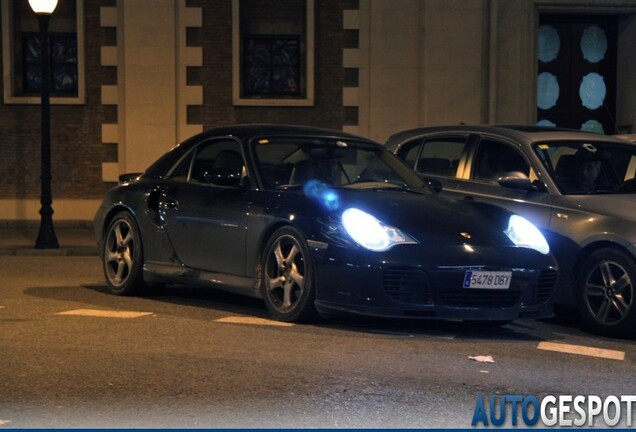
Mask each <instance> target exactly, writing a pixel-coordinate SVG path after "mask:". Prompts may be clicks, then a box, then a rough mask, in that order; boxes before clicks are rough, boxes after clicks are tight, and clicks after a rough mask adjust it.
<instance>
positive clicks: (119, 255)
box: [102, 212, 145, 295]
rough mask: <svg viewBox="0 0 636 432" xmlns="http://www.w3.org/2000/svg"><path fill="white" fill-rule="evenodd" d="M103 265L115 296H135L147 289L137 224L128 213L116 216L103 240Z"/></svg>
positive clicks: (107, 280)
mask: <svg viewBox="0 0 636 432" xmlns="http://www.w3.org/2000/svg"><path fill="white" fill-rule="evenodd" d="M103 248H104V249H103V253H102V255H103V264H104V276H106V282H107V283H108V287H109V288H110V291H111V292H112V293H113V294H117V295H132V294H138V293H140V292H141V291H142V290H143V289H144V288H145V284H144V280H143V253H142V250H141V238H140V236H139V232H138V228H137V223H136V222H135V220H134V219H133V217H132V216H131V215H130V214H129V213H126V212H122V213H118V214H117V215H115V217H114V218H113V220H112V221H111V223H110V225H108V229H107V230H106V235H105V236H104V245H103Z"/></svg>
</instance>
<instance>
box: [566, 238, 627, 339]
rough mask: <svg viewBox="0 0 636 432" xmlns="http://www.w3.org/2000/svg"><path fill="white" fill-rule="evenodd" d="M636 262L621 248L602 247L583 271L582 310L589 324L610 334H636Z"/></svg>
mask: <svg viewBox="0 0 636 432" xmlns="http://www.w3.org/2000/svg"><path fill="white" fill-rule="evenodd" d="M635 284H636V263H634V260H633V259H632V258H631V257H630V256H628V255H626V254H625V253H623V252H621V251H619V250H617V249H610V248H605V249H599V250H598V251H596V252H594V253H592V254H591V255H590V256H589V257H587V258H586V259H585V261H584V262H583V264H582V266H581V269H580V271H579V280H578V284H577V286H578V287H579V288H580V290H579V311H580V313H581V319H582V321H583V324H584V325H585V327H586V328H588V329H590V330H591V331H594V332H596V333H601V334H605V335H610V336H622V337H625V336H631V335H634V334H636V311H635V309H636V307H635V305H634V291H635Z"/></svg>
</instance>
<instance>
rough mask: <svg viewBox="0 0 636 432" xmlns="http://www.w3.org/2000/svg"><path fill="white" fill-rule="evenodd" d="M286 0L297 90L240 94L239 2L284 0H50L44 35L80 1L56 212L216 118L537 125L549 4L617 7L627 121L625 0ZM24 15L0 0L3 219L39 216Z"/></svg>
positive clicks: (370, 131)
mask: <svg viewBox="0 0 636 432" xmlns="http://www.w3.org/2000/svg"><path fill="white" fill-rule="evenodd" d="M286 1H288V2H300V4H302V5H303V7H304V9H303V10H304V14H305V18H306V21H303V22H302V23H301V24H302V25H301V27H302V28H303V30H302V32H303V33H302V37H301V40H302V41H301V43H300V45H301V47H302V49H301V52H302V54H303V55H305V54H306V57H305V59H306V61H307V63H302V65H301V68H304V70H303V71H302V74H303V75H302V76H301V79H300V81H301V82H302V84H303V85H304V86H305V87H304V88H303V91H304V92H305V93H303V94H301V95H300V96H299V97H298V99H297V100H295V99H294V98H293V97H292V98H291V99H290V98H285V97H283V98H281V100H272V99H271V98H270V99H269V100H259V98H254V99H249V97H248V98H245V97H244V96H242V95H241V91H242V90H241V88H242V87H241V85H242V79H243V78H242V75H241V74H240V73H239V72H238V71H237V70H238V69H237V68H238V66H237V65H239V64H240V63H238V62H239V60H240V59H239V57H240V56H242V55H243V54H242V51H241V49H243V48H241V46H239V45H238V42H237V40H238V39H239V38H240V37H242V36H241V35H242V33H240V31H241V30H240V27H239V25H238V23H239V21H240V20H241V18H240V17H241V16H243V15H241V11H242V9H241V8H243V9H246V8H251V9H250V10H249V11H250V12H251V14H247V15H246V16H247V17H248V18H244V19H257V18H258V15H259V13H254V11H259V12H260V11H264V12H262V14H264V15H267V14H270V15H272V16H278V15H281V16H284V15H285V13H286V11H285V8H286V6H285V5H286V3H285V1H282V0H281V1H274V0H271V1H270V0H132V1H124V0H59V5H58V10H59V11H60V12H59V15H58V11H57V10H56V12H55V13H54V14H53V16H52V18H51V31H52V32H55V31H58V30H56V27H55V25H56V24H54V23H55V22H56V20H61V21H64V16H65V15H64V14H70V15H72V13H76V14H77V16H76V17H75V19H76V23H77V24H76V25H74V27H73V26H71V25H70V24H69V23H70V21H71V20H70V19H66V21H64V22H63V26H70V27H73V28H74V31H75V32H76V33H77V34H78V38H77V40H78V46H77V49H78V52H79V53H81V54H80V55H79V58H80V60H79V65H78V70H79V73H78V76H79V78H78V83H79V84H78V85H79V91H78V94H77V95H73V97H70V98H67V99H64V98H55V97H54V98H53V99H52V105H51V143H52V174H53V183H52V190H53V208H54V210H55V215H54V219H56V220H67V221H73V220H84V221H87V220H90V219H91V218H92V216H93V214H94V213H95V210H96V208H97V206H98V205H99V202H100V200H101V197H102V195H103V193H104V192H105V191H106V190H107V189H108V188H109V187H111V186H112V185H113V184H114V183H113V182H114V181H116V179H117V176H118V175H119V174H122V173H124V172H133V171H140V170H143V169H144V167H145V166H147V165H148V163H150V162H151V161H152V160H154V159H155V158H156V157H158V156H159V155H161V154H162V153H163V152H165V151H166V150H167V149H169V148H170V147H172V146H173V145H174V144H175V143H176V142H179V141H181V140H183V139H185V138H187V137H188V136H191V135H192V134H194V133H196V132H198V131H200V130H204V129H208V128H212V127H215V126H219V125H226V124H233V123H291V124H307V125H313V126H321V127H327V128H333V129H343V130H346V131H348V132H352V133H358V134H360V135H363V136H367V137H370V138H372V139H376V140H378V141H382V140H384V139H385V138H386V137H387V136H388V135H389V134H391V133H394V132H396V131H398V130H400V129H405V128H411V127H416V126H422V125H434V124H442V123H458V122H465V123H522V124H533V123H536V122H537V121H538V120H540V119H539V118H538V117H539V116H540V113H538V112H537V108H536V98H537V96H536V95H537V73H536V72H537V45H538V28H539V26H540V23H541V19H542V17H544V16H546V15H550V16H552V15H557V16H566V17H567V16H569V15H572V16H574V15H576V16H588V17H592V19H593V17H594V16H597V15H603V16H612V17H615V20H616V27H617V28H616V33H617V34H618V36H617V40H616V41H615V42H614V44H615V48H616V51H617V56H616V57H617V62H616V65H614V66H613V67H614V70H615V71H614V74H615V77H614V78H616V79H615V82H616V88H615V89H614V91H615V93H616V106H615V107H612V109H613V114H614V117H615V119H616V122H617V124H621V125H628V126H629V125H634V124H636V85H635V84H634V83H633V79H632V77H633V76H635V75H636V56H634V55H633V53H634V52H636V18H635V17H636V4H635V3H634V1H633V0H576V1H571V0H452V1H448V0H286ZM287 6H289V5H287ZM69 8H70V9H72V10H71V11H70V12H69ZM276 8H279V9H280V11H277V10H276ZM20 10H21V12H20ZM265 11H266V12H265ZM28 12H29V10H28V4H27V2H26V0H0V14H1V15H2V19H1V20H0V33H2V38H3V43H2V59H3V80H2V81H1V82H0V92H2V94H3V99H2V100H1V101H0V152H1V154H2V157H1V161H0V178H2V179H3V181H2V182H0V221H2V220H37V219H39V215H38V209H39V187H40V182H39V175H40V174H39V171H40V163H39V156H40V128H39V120H40V107H39V103H38V99H37V98H34V97H32V96H33V95H30V96H31V97H28V96H29V95H23V94H19V92H17V90H16V88H17V87H19V86H17V85H16V84H15V83H16V82H17V81H16V79H18V78H17V76H18V75H19V68H18V66H16V65H14V63H16V62H17V63H19V62H20V57H19V55H18V54H19V53H17V52H16V50H17V48H16V47H17V45H16V40H17V38H19V37H20V31H22V30H24V32H26V33H28V31H31V30H29V29H33V28H34V27H36V26H37V24H36V20H35V18H34V17H33V16H29V14H28ZM71 12H72V13H71ZM277 14H278V15H277ZM70 15H69V16H70ZM267 16H269V15H267ZM249 17H252V18H249ZM254 17H256V18H254ZM20 20H21V21H20ZM18 21H20V22H18ZM22 21H23V22H22ZM241 25H243V26H244V27H245V28H247V25H246V24H245V23H242V24H241ZM60 26H62V24H60ZM290 28H293V26H292V27H290ZM21 29H22V30H21ZM63 30H64V31H66V30H65V28H64V29H63ZM281 31H282V30H281ZM274 33H275V32H274ZM302 38H304V39H302ZM237 53H238V54H237ZM301 57H302V56H301ZM241 61H242V60H241ZM301 93H302V92H301ZM54 96H55V95H54Z"/></svg>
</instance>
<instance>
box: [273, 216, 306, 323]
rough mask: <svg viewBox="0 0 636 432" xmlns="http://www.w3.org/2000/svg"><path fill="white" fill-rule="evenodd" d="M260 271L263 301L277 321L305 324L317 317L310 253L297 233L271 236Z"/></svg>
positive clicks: (286, 230) (286, 231)
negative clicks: (304, 322)
mask: <svg viewBox="0 0 636 432" xmlns="http://www.w3.org/2000/svg"><path fill="white" fill-rule="evenodd" d="M261 271H262V275H261V281H262V282H261V283H262V290H263V299H264V300H265V305H266V306H267V309H268V310H269V311H270V313H271V314H272V315H273V316H274V317H275V318H276V319H278V320H280V321H288V322H303V321H312V320H314V319H316V318H317V317H318V314H317V312H316V309H315V307H314V299H315V296H316V294H315V286H314V282H313V268H312V265H311V260H310V258H309V250H308V248H307V245H306V242H305V240H304V239H303V238H302V236H301V234H300V233H299V232H298V231H297V230H295V229H294V228H292V227H283V228H280V229H278V230H277V231H276V232H275V233H274V234H273V235H272V237H271V238H270V240H269V242H268V243H267V245H266V247H265V253H264V255H263V264H262V265H261Z"/></svg>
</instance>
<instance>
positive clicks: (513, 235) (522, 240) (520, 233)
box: [504, 215, 550, 255]
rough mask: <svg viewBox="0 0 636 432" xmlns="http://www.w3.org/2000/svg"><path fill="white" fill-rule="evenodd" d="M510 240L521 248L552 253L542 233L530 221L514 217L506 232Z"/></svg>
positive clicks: (517, 216) (511, 217)
mask: <svg viewBox="0 0 636 432" xmlns="http://www.w3.org/2000/svg"><path fill="white" fill-rule="evenodd" d="M504 233H505V234H506V235H507V236H508V238H509V239H510V240H512V242H513V243H514V244H516V245H517V246H519V247H527V248H530V249H534V250H536V251H538V252H541V253H542V254H544V255H547V254H549V253H550V246H549V245H548V242H547V241H546V239H545V237H544V236H543V234H541V231H539V229H538V228H537V227H536V226H534V224H533V223H532V222H530V221H529V220H528V219H526V218H524V217H522V216H519V215H512V216H510V220H509V221H508V229H506V230H505V231H504Z"/></svg>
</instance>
